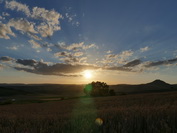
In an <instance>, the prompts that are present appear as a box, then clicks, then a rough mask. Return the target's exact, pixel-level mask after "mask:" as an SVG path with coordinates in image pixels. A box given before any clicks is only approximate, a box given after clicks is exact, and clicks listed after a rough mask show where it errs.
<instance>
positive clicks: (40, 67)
mask: <svg viewBox="0 0 177 133" xmlns="http://www.w3.org/2000/svg"><path fill="white" fill-rule="evenodd" d="M61 55H64V56H65V55H66V53H63V54H62V53H61ZM82 58H85V57H82ZM83 60H84V59H83ZM0 61H1V62H10V61H11V62H12V64H13V65H11V66H10V67H12V68H14V69H16V70H19V71H25V72H30V73H35V74H40V75H58V76H79V75H81V73H82V72H83V71H84V70H88V69H90V70H98V69H101V70H111V71H126V72H141V71H145V70H150V69H149V68H151V67H152V68H153V67H155V66H156V67H157V66H161V65H169V64H170V65H171V64H175V63H176V62H177V58H173V59H169V60H162V61H154V62H143V61H141V60H139V59H135V60H133V61H130V62H128V63H126V64H125V65H122V66H96V65H88V64H69V63H48V62H44V61H36V60H34V59H13V58H11V57H8V56H3V57H1V58H0Z"/></svg>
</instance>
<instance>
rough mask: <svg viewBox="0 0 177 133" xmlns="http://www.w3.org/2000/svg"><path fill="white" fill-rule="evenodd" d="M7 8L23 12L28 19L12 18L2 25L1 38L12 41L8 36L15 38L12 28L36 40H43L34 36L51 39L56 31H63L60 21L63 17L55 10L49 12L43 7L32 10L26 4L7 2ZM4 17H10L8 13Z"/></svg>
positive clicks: (0, 25) (0, 27) (0, 26)
mask: <svg viewBox="0 0 177 133" xmlns="http://www.w3.org/2000/svg"><path fill="white" fill-rule="evenodd" d="M5 7H6V8H7V9H10V10H12V11H18V12H23V13H24V14H25V15H26V16H27V17H26V19H23V18H17V19H15V18H12V19H11V20H10V21H9V22H8V23H6V24H0V29H1V30H0V38H4V39H10V37H9V36H8V34H9V35H12V36H15V33H13V32H12V31H11V28H10V27H13V28H15V29H16V30H19V31H22V32H23V33H27V34H28V35H29V37H32V38H33V39H36V40H41V39H40V38H39V37H38V36H37V35H34V34H39V35H41V37H50V36H52V35H53V34H54V32H55V31H58V30H61V27H60V21H59V19H62V18H63V17H62V15H61V14H60V13H58V12H56V11H55V10H47V9H45V8H41V7H33V8H32V9H31V10H30V8H29V7H28V6H27V5H26V4H22V3H20V2H17V1H6V2H5ZM3 15H4V16H9V14H8V13H3ZM0 19H3V17H2V16H0ZM28 19H30V21H31V22H29V20H28ZM36 20H38V24H36V23H35V22H36ZM34 21H35V22H34Z"/></svg>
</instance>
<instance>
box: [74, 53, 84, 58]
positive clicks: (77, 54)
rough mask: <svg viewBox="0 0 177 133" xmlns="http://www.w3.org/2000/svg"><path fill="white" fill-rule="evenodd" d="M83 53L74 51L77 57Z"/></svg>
mask: <svg viewBox="0 0 177 133" xmlns="http://www.w3.org/2000/svg"><path fill="white" fill-rule="evenodd" d="M83 54H84V53H83V52H76V53H74V56H76V57H79V56H82V55H83Z"/></svg>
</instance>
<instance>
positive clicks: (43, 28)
mask: <svg viewBox="0 0 177 133" xmlns="http://www.w3.org/2000/svg"><path fill="white" fill-rule="evenodd" d="M31 17H32V18H34V19H38V20H42V21H43V22H42V23H41V24H40V25H38V26H37V29H38V32H39V33H40V34H41V36H42V37H48V36H52V35H53V33H54V31H58V30H61V27H60V22H59V19H60V18H62V15H61V14H60V13H58V12H56V11H54V10H50V11H49V10H46V9H45V8H39V7H34V8H33V12H32V14H31Z"/></svg>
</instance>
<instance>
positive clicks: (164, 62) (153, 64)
mask: <svg viewBox="0 0 177 133" xmlns="http://www.w3.org/2000/svg"><path fill="white" fill-rule="evenodd" d="M175 62H177V58H174V59H169V60H162V61H155V62H148V64H146V65H145V67H147V68H148V67H155V66H160V65H171V64H173V63H175Z"/></svg>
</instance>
